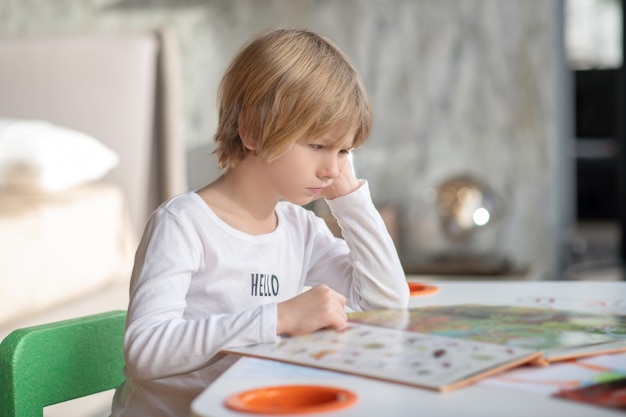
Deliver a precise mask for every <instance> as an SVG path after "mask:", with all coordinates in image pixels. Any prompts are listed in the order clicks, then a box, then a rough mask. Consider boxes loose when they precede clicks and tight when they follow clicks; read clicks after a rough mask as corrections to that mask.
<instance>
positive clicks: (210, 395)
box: [192, 278, 626, 417]
mask: <svg viewBox="0 0 626 417" xmlns="http://www.w3.org/2000/svg"><path fill="white" fill-rule="evenodd" d="M421 282H427V283H429V284H433V285H436V286H437V287H438V288H439V292H438V293H436V294H433V295H427V296H418V297H412V298H411V302H410V306H412V307H417V306H425V305H445V304H460V303H470V302H471V303H484V304H511V305H526V306H531V305H535V306H549V305H550V306H553V307H555V308H566V309H567V308H571V309H578V310H585V311H592V312H611V313H621V314H626V282H591V281H515V282H512V281H455V282H449V281H427V280H426V278H425V279H423V280H421ZM285 384H318V385H331V386H336V387H339V388H347V389H349V390H351V391H353V392H355V393H356V394H357V395H358V397H359V398H358V402H357V403H356V404H355V405H353V406H351V407H349V408H346V409H344V410H341V411H336V412H331V413H317V414H306V415H307V416H328V417H330V416H337V417H339V416H345V417H349V416H359V417H370V416H371V417H374V416H375V417H380V416H394V417H401V416H407V417H408V416H411V417H413V416H418V415H421V416H451V417H458V416H468V417H472V416H476V417H478V416H480V417H489V416H493V417H502V416H519V417H528V416H533V417H541V416H568V417H589V416H594V417H602V416H623V415H624V414H623V412H618V411H613V410H610V409H607V408H601V407H596V406H590V405H583V404H577V403H574V402H571V401H565V400H559V399H554V398H550V397H548V396H545V395H540V394H536V393H531V392H526V391H521V390H515V389H506V388H499V387H493V386H486V385H485V384H478V385H473V386H470V387H466V388H461V389H459V390H456V391H453V392H450V393H445V394H442V393H438V392H432V391H428V390H425V389H420V388H413V387H409V386H404V385H400V384H394V383H389V382H382V381H377V380H373V379H368V378H363V377H358V376H351V375H346V374H341V373H335V372H330V371H322V370H317V369H312V368H306V367H301V366H296V365H289V364H283V363H278V362H273V361H268V360H262V359H253V358H243V359H241V360H239V361H238V362H237V363H236V364H235V365H234V366H233V367H231V368H230V369H229V370H228V371H227V372H225V373H224V374H223V375H222V376H221V377H220V378H218V380H217V381H215V382H214V383H213V384H211V385H210V386H209V387H208V388H207V389H206V390H204V391H203V392H202V394H200V395H199V396H198V397H197V398H196V400H195V401H194V402H193V404H192V416H194V417H218V416H219V417H229V416H230V417H232V416H238V417H242V416H250V415H251V414H245V413H240V412H234V411H232V410H230V409H228V408H226V407H225V406H224V399H225V398H227V397H228V396H230V395H232V394H235V393H239V392H242V391H245V390H248V389H253V388H260V387H267V386H273V385H285Z"/></svg>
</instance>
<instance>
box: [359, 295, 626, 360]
mask: <svg viewBox="0 0 626 417" xmlns="http://www.w3.org/2000/svg"><path fill="white" fill-rule="evenodd" d="M350 320H351V321H352V322H357V323H367V324H370V325H375V326H382V327H392V328H396V329H401V330H406V331H411V332H418V333H427V334H434V335H438V336H445V337H451V338H455V339H462V340H473V341H478V342H487V343H495V344H499V345H505V346H510V347H524V348H527V349H532V350H534V351H540V352H541V361H543V362H544V364H547V363H550V362H555V361H560V360H566V359H573V358H579V357H584V356H589V355H598V354H604V353H613V352H620V351H626V316H616V315H601V314H593V313H586V312H580V311H572V310H555V309H549V308H536V307H520V306H497V305H482V304H457V305H448V306H430V307H420V308H411V309H406V310H379V311H364V312H358V313H353V314H351V315H350Z"/></svg>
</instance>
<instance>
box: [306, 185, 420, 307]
mask: <svg viewBox="0 0 626 417" xmlns="http://www.w3.org/2000/svg"><path fill="white" fill-rule="evenodd" d="M327 203H328V206H329V208H330V210H331V212H332V214H333V215H334V216H335V218H337V222H338V223H339V226H340V227H341V232H342V235H343V240H342V239H336V240H335V241H334V242H333V243H330V244H329V243H328V240H327V239H326V240H323V241H322V240H321V239H320V241H317V242H316V244H319V246H317V247H315V248H314V249H313V251H314V252H315V253H317V256H316V260H315V262H313V263H312V266H311V269H310V271H309V274H308V281H309V283H311V284H312V285H314V284H316V283H327V284H329V285H330V286H331V287H332V288H334V289H335V290H337V291H339V292H341V293H342V294H344V295H345V296H346V298H347V302H348V306H349V307H350V308H352V309H354V310H356V311H358V310H371V309H384V308H405V307H406V306H407V305H408V300H409V289H408V285H407V282H406V276H405V274H404V269H403V267H402V264H401V263H400V259H399V257H398V253H397V251H396V248H395V245H394V243H393V240H392V239H391V236H390V235H389V232H388V231H387V228H386V226H385V223H384V222H383V219H382V217H381V215H380V213H379V212H378V210H377V209H376V207H375V206H374V203H373V202H372V199H371V196H370V191H369V186H368V183H367V182H366V181H362V185H361V187H359V189H357V190H356V191H354V192H352V193H350V194H348V195H345V196H342V197H338V198H335V199H333V200H327Z"/></svg>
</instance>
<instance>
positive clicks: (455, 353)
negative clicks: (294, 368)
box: [226, 324, 540, 391]
mask: <svg viewBox="0 0 626 417" xmlns="http://www.w3.org/2000/svg"><path fill="white" fill-rule="evenodd" d="M226 352H229V353H237V354H241V355H247V356H254V357H262V358H269V359H275V360H279V361H283V362H289V363H295V364H300V365H307V366H312V367H315V368H322V369H329V370H333V371H340V372H345V373H349V374H355V375H361V376H368V377H372V378H376V379H382V380H386V381H393V382H400V383H404V384H409V385H414V386H419V387H424V388H430V389H435V390H440V391H448V390H451V389H455V388H459V387H461V386H464V385H467V384H469V383H472V382H474V381H476V380H478V379H480V378H482V377H486V376H489V375H492V374H495V373H499V372H502V371H503V370H506V369H510V368H512V367H515V366H518V365H520V364H522V363H526V362H529V361H532V360H535V359H536V358H537V357H538V356H539V355H540V353H538V352H535V351H532V350H528V349H524V348H516V347H508V346H502V345H494V344H490V343H481V342H473V341H469V340H457V339H450V338H446V337H440V336H436V335H428V334H417V333H412V332H406V331H402V330H398V329H390V328H382V327H375V326H369V325H364V324H351V325H350V326H348V328H347V329H345V330H343V331H335V330H321V331H318V332H314V333H311V334H309V335H305V336H297V337H281V338H280V340H279V341H278V342H277V343H270V344H259V345H253V346H248V347H242V348H232V349H227V350H226Z"/></svg>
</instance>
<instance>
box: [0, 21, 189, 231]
mask: <svg viewBox="0 0 626 417" xmlns="http://www.w3.org/2000/svg"><path fill="white" fill-rule="evenodd" d="M179 85H180V76H179V71H178V55H177V50H176V42H175V38H174V35H173V34H172V33H171V32H170V31H167V30H165V31H157V32H150V33H139V34H81V35H76V34H74V35H55V36H40V35H39V36H27V37H11V38H0V117H2V118H22V119H40V120H47V121H50V122H52V123H55V124H58V125H61V126H65V127H69V128H72V129H76V130H79V131H82V132H85V133H87V134H89V135H91V136H93V137H95V138H97V139H98V140H100V141H101V142H102V143H104V144H106V145H107V146H108V147H110V148H111V149H113V150H114V151H116V152H117V153H118V155H119V156H120V164H119V165H118V166H117V167H116V168H115V169H113V170H112V171H111V172H110V173H109V174H108V175H107V177H106V178H105V179H106V180H109V181H111V182H113V183H116V184H119V185H120V186H121V187H122V189H123V191H124V193H125V196H126V199H127V201H128V204H129V208H130V216H131V221H132V223H133V228H134V229H135V230H136V231H137V233H138V234H140V233H141V231H142V230H143V227H144V224H145V221H146V219H147V217H148V216H149V215H150V213H151V212H152V211H153V210H154V209H155V208H156V207H157V206H158V204H160V202H162V201H163V200H165V199H166V198H168V197H170V196H172V195H175V194H179V193H181V192H184V191H186V190H187V180H186V168H185V157H184V145H183V139H182V135H181V123H182V122H181V114H180V113H182V111H181V106H180V94H179V92H180V87H179Z"/></svg>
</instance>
